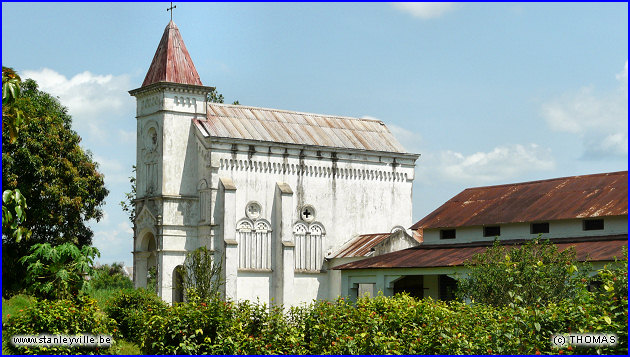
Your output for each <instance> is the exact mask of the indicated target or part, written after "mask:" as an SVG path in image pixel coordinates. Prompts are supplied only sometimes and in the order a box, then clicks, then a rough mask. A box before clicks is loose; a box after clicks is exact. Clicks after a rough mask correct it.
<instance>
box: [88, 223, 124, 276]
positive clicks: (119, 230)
mask: <svg viewBox="0 0 630 357" xmlns="http://www.w3.org/2000/svg"><path fill="white" fill-rule="evenodd" d="M132 238H133V230H132V228H131V225H130V223H129V221H122V222H120V223H118V224H117V225H116V227H115V228H113V229H111V230H104V231H96V232H94V239H93V245H94V246H95V247H96V248H98V250H99V251H100V252H101V258H100V259H99V261H102V262H106V263H108V262H120V261H122V262H125V263H126V264H127V265H129V266H131V265H132V257H131V253H130V252H131V251H132V250H133V239H132Z"/></svg>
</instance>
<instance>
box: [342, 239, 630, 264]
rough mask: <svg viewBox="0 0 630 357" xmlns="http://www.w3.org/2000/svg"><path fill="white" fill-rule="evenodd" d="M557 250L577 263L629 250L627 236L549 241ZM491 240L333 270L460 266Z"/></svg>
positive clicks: (424, 247)
mask: <svg viewBox="0 0 630 357" xmlns="http://www.w3.org/2000/svg"><path fill="white" fill-rule="evenodd" d="M527 241H528V240H526V239H518V240H506V241H501V244H502V245H506V246H508V247H509V246H511V247H517V246H519V245H522V244H525V243H526V242H527ZM550 241H551V242H552V243H554V244H555V245H556V246H557V247H558V250H559V251H563V250H565V249H567V248H569V247H574V249H575V253H576V258H577V260H579V261H590V262H595V261H612V260H613V259H614V257H617V258H621V257H623V249H624V247H626V249H627V247H628V235H627V234H619V235H612V236H598V237H575V238H554V239H550ZM492 244H493V242H492V241H485V242H474V243H454V244H421V245H419V246H417V247H413V248H407V249H404V250H399V251H396V252H392V253H387V254H383V255H378V256H376V257H372V258H367V259H363V260H359V261H356V262H352V263H347V264H342V265H338V266H336V267H334V268H333V269H336V270H352V269H383V268H385V269H388V268H431V267H454V266H462V265H463V264H464V262H466V261H467V260H468V259H470V258H472V257H473V256H474V255H475V254H479V253H483V252H484V251H486V249H488V248H489V247H490V246H492Z"/></svg>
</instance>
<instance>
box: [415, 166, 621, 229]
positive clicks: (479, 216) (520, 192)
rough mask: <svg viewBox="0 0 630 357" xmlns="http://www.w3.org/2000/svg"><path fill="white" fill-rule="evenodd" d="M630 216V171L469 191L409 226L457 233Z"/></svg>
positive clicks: (463, 192)
mask: <svg viewBox="0 0 630 357" xmlns="http://www.w3.org/2000/svg"><path fill="white" fill-rule="evenodd" d="M627 214H628V171H620V172H612V173H603V174H595V175H584V176H572V177H563V178H556V179H551V180H542V181H532V182H524V183H516V184H510V185H500V186H487V187H476V188H468V189H466V190H464V191H462V192H461V193H460V194H458V195H457V196H455V197H453V198H451V199H450V200H449V201H447V202H446V203H445V204H443V205H442V206H440V207H439V208H438V209H436V210H435V211H433V212H431V213H430V214H429V215H427V216H426V217H424V218H423V219H421V220H420V221H418V222H417V223H416V224H414V225H413V226H411V229H414V230H417V229H427V228H454V227H463V226H479V225H488V224H501V223H516V222H535V221H552V220H559V219H575V218H587V217H603V216H621V215H627Z"/></svg>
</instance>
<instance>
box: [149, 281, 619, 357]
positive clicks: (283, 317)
mask: <svg viewBox="0 0 630 357" xmlns="http://www.w3.org/2000/svg"><path fill="white" fill-rule="evenodd" d="M605 274H607V273H604V275H605ZM611 274H612V275H611V276H613V278H610V279H608V280H610V281H615V282H616V281H619V280H622V279H621V278H620V277H619V275H620V274H621V276H625V275H623V274H625V272H623V271H622V269H619V270H618V271H616V272H611ZM614 278H617V280H614ZM602 279H603V278H602ZM608 280H607V281H608ZM604 284H606V283H604ZM626 286H627V285H626ZM622 288H623V282H622V283H621V287H620V289H619V291H622V290H623V289H622ZM602 294H603V292H594V293H588V294H586V295H585V296H584V297H582V299H581V300H580V301H579V302H576V301H575V300H562V301H560V302H557V303H556V302H552V303H548V304H537V305H533V306H518V305H513V306H502V307H496V306H492V305H487V304H474V305H470V304H464V303H462V302H457V301H453V302H443V301H435V300H432V299H430V298H427V299H422V300H416V299H414V298H412V297H409V296H407V295H397V296H395V297H383V296H378V297H375V298H372V299H369V298H361V299H359V300H358V301H357V302H356V303H352V302H350V301H348V300H347V299H338V300H337V301H335V302H329V301H317V302H313V303H312V304H310V305H306V306H299V307H292V308H290V309H286V310H285V311H284V312H283V311H282V309H280V308H278V307H267V306H266V305H264V304H256V303H251V302H238V303H235V302H223V301H220V300H217V299H215V300H212V301H209V302H207V303H205V302H203V303H183V304H177V305H175V306H172V307H169V308H167V309H166V310H165V311H163V312H162V313H160V314H154V315H153V316H151V317H150V319H149V321H148V322H147V324H146V325H144V332H143V334H142V342H141V350H142V352H143V353H145V354H285V353H286V354H536V353H544V354H550V353H551V354H556V353H565V354H574V353H580V354H596V353H605V354H625V353H626V352H627V349H628V348H627V331H626V330H627V326H628V324H627V309H626V310H625V311H624V310H623V309H622V307H624V306H626V305H625V304H627V296H620V297H619V299H618V300H612V299H608V300H610V301H614V302H615V303H614V304H612V303H611V304H604V303H603V301H604V300H605V297H604V296H603V295H602ZM606 317H609V319H607V318H606ZM569 332H579V333H588V332H594V333H617V335H618V337H619V339H620V343H619V344H618V345H617V346H610V347H603V348H583V347H575V346H572V347H570V348H562V349H558V348H555V347H553V346H552V345H551V335H553V334H558V333H569Z"/></svg>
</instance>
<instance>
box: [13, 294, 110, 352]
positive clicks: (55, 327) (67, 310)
mask: <svg viewBox="0 0 630 357" xmlns="http://www.w3.org/2000/svg"><path fill="white" fill-rule="evenodd" d="M79 333H84V334H92V335H108V336H111V335H112V334H116V333H117V327H116V322H115V321H114V320H112V319H110V318H107V316H105V315H104V314H103V313H102V312H101V311H99V310H98V308H97V306H96V301H95V300H92V299H90V298H88V297H85V296H82V297H79V298H77V299H73V300H56V301H49V300H40V301H36V302H35V303H34V304H33V305H31V306H30V307H28V308H26V309H25V310H24V311H23V313H21V314H20V315H16V316H10V317H9V318H8V319H7V320H6V322H3V324H2V338H3V349H4V348H6V349H7V350H8V352H9V353H12V354H110V353H116V352H117V348H116V347H115V345H114V347H111V348H102V347H101V348H91V347H80V348H77V347H72V348H70V347H62V346H53V347H40V346H20V347H16V346H13V345H12V344H11V343H10V342H9V341H10V338H11V336H14V335H39V334H50V335H55V334H64V335H76V334H79Z"/></svg>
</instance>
